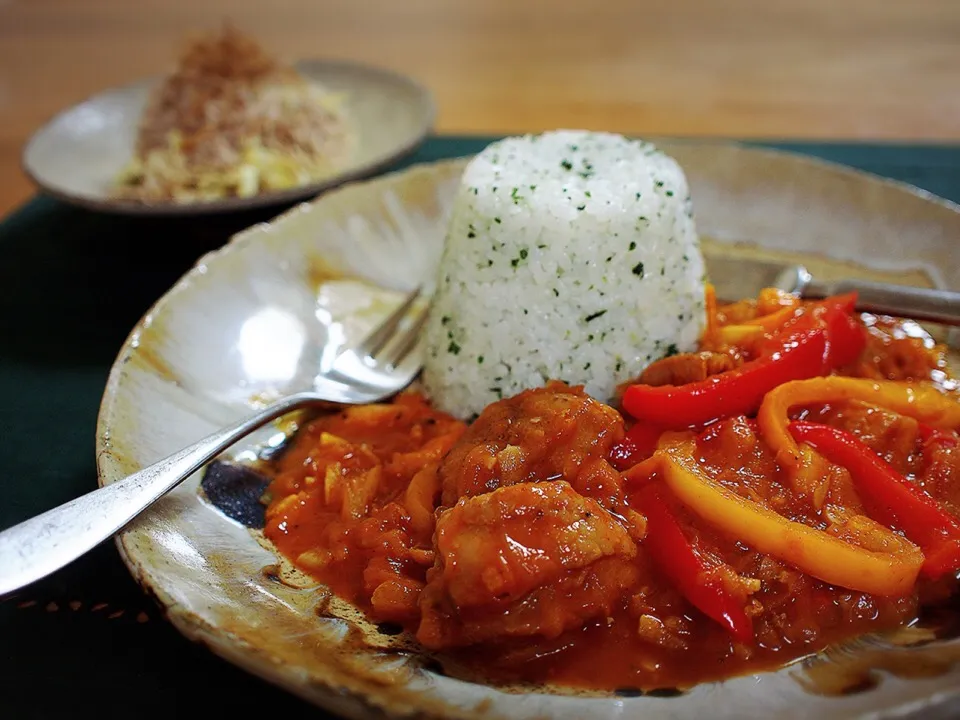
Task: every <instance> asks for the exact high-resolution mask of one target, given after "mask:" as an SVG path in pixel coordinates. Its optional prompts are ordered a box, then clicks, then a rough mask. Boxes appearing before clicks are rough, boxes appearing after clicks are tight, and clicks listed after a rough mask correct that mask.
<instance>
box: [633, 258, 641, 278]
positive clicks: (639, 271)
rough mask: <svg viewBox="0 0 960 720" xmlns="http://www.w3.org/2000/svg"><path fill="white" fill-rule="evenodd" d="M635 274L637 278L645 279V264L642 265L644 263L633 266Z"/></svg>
mask: <svg viewBox="0 0 960 720" xmlns="http://www.w3.org/2000/svg"><path fill="white" fill-rule="evenodd" d="M633 274H634V275H636V276H637V277H639V278H642V277H643V263H642V262H638V263H637V264H636V265H634V266H633Z"/></svg>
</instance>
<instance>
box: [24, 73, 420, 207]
mask: <svg viewBox="0 0 960 720" xmlns="http://www.w3.org/2000/svg"><path fill="white" fill-rule="evenodd" d="M296 67H297V69H298V70H299V71H300V72H301V73H302V74H303V75H304V76H305V77H306V78H308V79H309V80H313V81H315V82H318V83H321V84H322V85H324V87H326V88H328V89H329V90H331V91H333V92H342V93H344V96H345V97H344V103H345V107H344V109H345V112H346V113H347V114H348V115H349V118H350V123H351V126H352V128H353V130H354V132H355V133H356V140H357V147H356V150H355V152H354V153H353V156H352V157H351V160H350V162H349V164H347V165H346V166H344V167H342V168H340V169H339V170H338V171H337V172H336V174H334V175H331V176H330V177H328V178H326V179H325V180H321V181H318V182H312V183H309V184H307V185H302V186H300V187H296V188H292V189H289V190H283V191H275V192H267V193H261V194H259V195H255V196H253V197H242V198H226V199H223V200H214V201H209V202H190V203H174V202H167V203H150V204H143V203H137V202H131V201H127V200H118V199H116V198H114V197H112V184H113V182H114V179H115V178H116V177H117V175H118V173H119V172H120V171H121V169H122V168H123V167H124V166H125V165H126V164H127V162H128V161H129V160H130V158H131V157H132V155H133V148H134V143H135V141H136V135H137V124H138V123H139V121H140V116H141V114H142V112H143V108H144V106H145V104H146V101H147V95H148V93H149V91H150V88H151V87H153V85H154V84H155V83H156V82H157V79H150V80H144V81H141V82H138V83H135V84H133V85H128V86H126V87H122V88H119V89H115V90H109V91H107V92H104V93H101V94H100V95H96V96H95V97H92V98H90V99H88V100H86V101H84V102H82V103H80V104H79V105H76V106H74V107H72V108H70V109H68V110H66V111H64V112H63V113H61V114H59V115H57V116H56V117H54V118H53V119H52V120H50V121H49V122H48V123H47V124H46V125H44V126H43V127H42V128H40V130H38V131H37V132H36V133H35V134H34V135H33V137H32V138H31V139H30V141H29V142H28V143H27V145H26V147H25V148H24V152H23V167H24V169H25V171H26V172H27V174H28V175H29V176H30V177H31V178H32V179H33V180H34V182H36V183H37V185H39V186H40V188H41V189H42V190H44V191H45V192H47V193H49V194H51V195H54V196H55V197H58V198H60V199H62V200H65V201H67V202H71V203H75V204H77V205H82V206H85V207H89V208H93V209H96V210H106V211H110V212H121V213H128V214H140V215H157V214H165V215H184V214H201V213H213V212H225V211H232V210H241V209H247V208H254V207H264V206H269V205H279V204H282V203H290V202H294V201H296V200H302V199H304V198H308V197H311V196H314V195H316V194H318V193H319V192H320V191H322V190H326V189H328V188H331V187H335V186H336V185H339V184H341V183H343V182H345V181H347V180H355V179H357V178H362V177H366V176H369V175H371V174H373V173H374V172H376V171H378V170H381V169H383V168H384V167H386V166H388V165H390V164H391V163H393V162H394V161H396V160H397V159H399V158H401V157H403V156H405V155H407V154H409V153H411V152H413V150H414V149H416V147H417V146H418V145H419V144H420V143H421V142H422V141H423V139H424V138H425V137H426V135H427V134H428V133H429V132H430V130H431V129H432V127H433V120H434V114H435V113H434V105H433V99H432V96H431V94H430V92H429V91H428V90H427V89H426V88H424V87H422V86H421V85H419V84H418V83H416V82H415V81H414V80H412V79H410V78H407V77H404V76H402V75H398V74H396V73H393V72H389V71H387V70H381V69H378V68H372V67H366V66H363V65H357V64H353V63H348V62H338V61H327V60H304V61H301V62H299V63H297V64H296Z"/></svg>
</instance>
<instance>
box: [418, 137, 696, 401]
mask: <svg viewBox="0 0 960 720" xmlns="http://www.w3.org/2000/svg"><path fill="white" fill-rule="evenodd" d="M704 290H705V277H704V263H703V257H702V255H701V252H700V245H699V239H698V236H697V232H696V227H695V224H694V219H693V211H692V205H691V201H690V197H689V192H688V186H687V181H686V178H685V176H684V174H683V171H682V169H681V168H680V166H679V165H678V164H677V163H676V161H674V160H673V159H672V158H670V157H669V156H667V155H665V154H664V153H663V152H661V151H659V150H658V149H657V148H656V147H654V146H653V145H651V144H649V143H645V142H641V141H637V140H630V139H627V138H624V137H622V136H620V135H614V134H610V133H597V132H587V131H575V130H558V131H554V132H548V133H544V134H542V135H533V136H524V137H512V138H507V139H504V140H501V141H498V142H495V143H493V144H492V145H490V146H488V147H487V148H486V149H485V150H483V151H482V152H481V153H480V154H479V155H477V156H476V157H475V158H474V159H473V160H472V161H471V162H470V163H469V164H468V166H467V168H466V170H465V172H464V174H463V177H462V179H461V183H460V187H459V189H458V195H457V198H456V200H455V203H454V206H453V212H452V215H451V218H450V224H449V226H448V230H447V236H446V245H445V248H444V254H443V258H442V260H441V263H440V268H439V274H438V277H437V287H436V292H435V295H434V300H433V306H432V310H431V313H430V317H429V319H428V321H427V326H426V330H425V337H426V343H427V344H426V347H427V352H426V357H425V363H424V372H423V383H424V387H425V390H426V392H427V393H428V395H429V397H430V398H431V401H432V402H433V404H434V406H435V407H437V408H439V409H441V410H443V411H446V412H449V413H450V414H452V415H454V416H456V417H459V418H465V419H469V418H471V417H473V416H475V415H477V414H479V413H480V412H481V411H482V410H483V408H484V407H486V406H487V405H488V404H490V403H492V402H494V401H496V400H499V399H501V398H505V397H510V396H512V395H515V394H516V393H519V392H520V391H522V390H525V389H528V388H535V387H541V386H543V385H544V384H545V383H546V382H547V381H548V380H563V381H565V382H567V383H569V384H571V385H581V384H582V385H584V386H585V389H586V392H587V393H588V394H589V395H591V396H592V397H594V398H596V399H597V400H600V401H602V402H609V401H610V400H611V399H612V397H613V395H614V393H615V391H616V386H617V385H619V384H620V383H622V382H624V381H626V380H629V379H631V378H634V377H636V376H637V375H638V374H639V373H640V372H641V371H642V370H643V369H644V368H645V367H646V366H647V365H649V364H650V363H651V362H653V361H654V360H657V359H659V358H661V357H664V356H666V355H669V354H672V353H676V352H688V351H691V350H693V349H695V347H696V343H697V340H698V339H699V337H700V334H701V332H702V331H703V328H704V323H705V300H704Z"/></svg>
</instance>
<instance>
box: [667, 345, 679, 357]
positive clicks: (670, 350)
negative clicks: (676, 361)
mask: <svg viewBox="0 0 960 720" xmlns="http://www.w3.org/2000/svg"><path fill="white" fill-rule="evenodd" d="M679 354H680V349H679V348H678V347H677V346H676V344H674V343H670V344H669V345H667V355H666V356H667V357H673V356H674V355H679Z"/></svg>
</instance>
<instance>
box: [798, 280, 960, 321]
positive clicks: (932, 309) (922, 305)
mask: <svg viewBox="0 0 960 720" xmlns="http://www.w3.org/2000/svg"><path fill="white" fill-rule="evenodd" d="M853 291H856V293H857V310H860V311H861V312H871V313H877V314H878V315H893V316H895V317H906V318H912V319H914V320H925V321H928V322H936V323H942V324H944V325H955V326H956V325H960V292H954V291H952V290H931V289H928V288H918V287H909V286H906V285H894V284H892V283H882V282H872V281H870V280H840V281H837V282H833V283H817V282H814V283H810V285H808V286H807V287H806V288H805V289H804V291H803V295H804V297H809V298H824V297H827V296H829V295H839V294H842V293H847V292H853Z"/></svg>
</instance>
